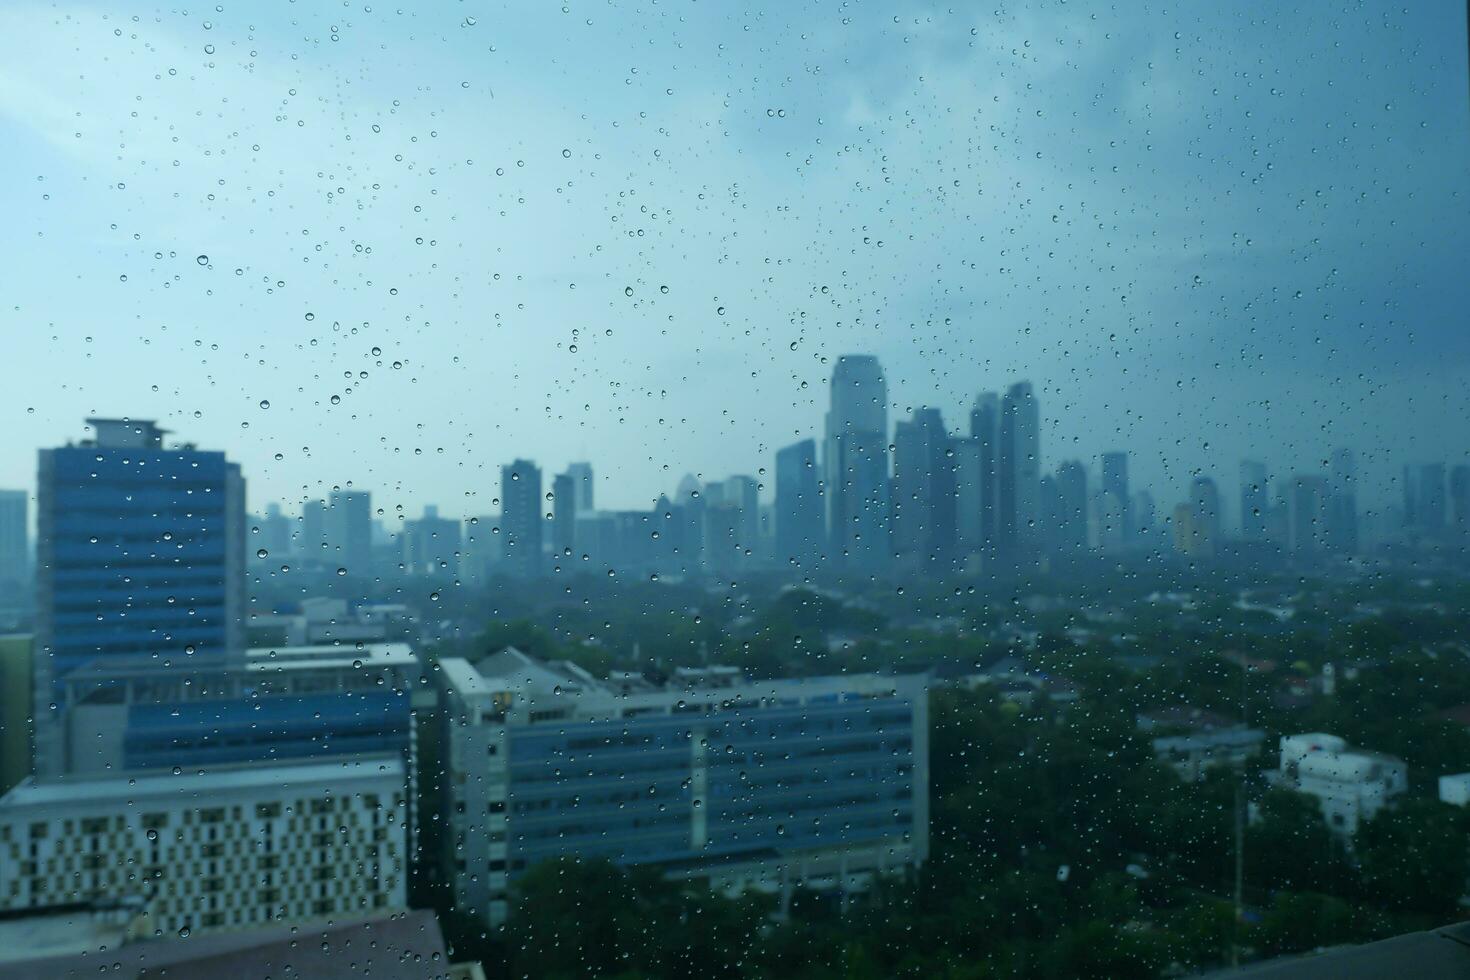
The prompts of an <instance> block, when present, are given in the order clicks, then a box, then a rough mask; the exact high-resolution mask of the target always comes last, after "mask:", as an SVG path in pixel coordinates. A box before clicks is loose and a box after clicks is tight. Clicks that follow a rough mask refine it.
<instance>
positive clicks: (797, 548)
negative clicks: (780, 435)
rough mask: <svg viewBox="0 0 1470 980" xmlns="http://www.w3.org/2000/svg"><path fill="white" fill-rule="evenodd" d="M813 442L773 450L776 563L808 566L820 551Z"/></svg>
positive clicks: (819, 506)
mask: <svg viewBox="0 0 1470 980" xmlns="http://www.w3.org/2000/svg"><path fill="white" fill-rule="evenodd" d="M817 473H818V471H817V443H816V440H815V439H803V440H802V441H801V442H798V443H794V444H792V445H790V446H787V447H785V448H784V449H780V450H777V452H776V555H775V558H776V562H777V563H778V564H782V565H784V564H786V563H787V562H792V561H794V562H797V563H798V564H800V565H802V566H803V567H806V568H810V567H811V565H812V563H813V562H814V561H815V560H816V558H817V556H819V555H820V554H821V553H822V550H823V549H822V541H823V538H824V535H823V533H822V491H821V480H820V479H819V478H818V475H817Z"/></svg>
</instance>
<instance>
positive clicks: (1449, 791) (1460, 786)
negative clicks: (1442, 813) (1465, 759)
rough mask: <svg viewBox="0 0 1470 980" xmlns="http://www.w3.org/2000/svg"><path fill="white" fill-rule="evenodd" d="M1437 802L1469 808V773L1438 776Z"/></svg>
mask: <svg viewBox="0 0 1470 980" xmlns="http://www.w3.org/2000/svg"><path fill="white" fill-rule="evenodd" d="M1439 801H1440V802H1441V803H1448V804H1449V805H1450V806H1470V772H1461V773H1456V774H1455V775H1453V776H1440V777H1439Z"/></svg>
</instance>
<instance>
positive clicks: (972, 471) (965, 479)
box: [949, 437, 985, 562]
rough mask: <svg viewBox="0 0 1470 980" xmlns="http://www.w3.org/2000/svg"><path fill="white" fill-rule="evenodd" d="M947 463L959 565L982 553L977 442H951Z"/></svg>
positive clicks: (981, 483) (980, 467) (981, 477)
mask: <svg viewBox="0 0 1470 980" xmlns="http://www.w3.org/2000/svg"><path fill="white" fill-rule="evenodd" d="M949 452H950V461H951V462H952V463H953V470H954V507H955V547H956V548H957V557H958V558H959V559H960V560H961V561H962V562H963V561H964V560H965V559H966V558H967V557H969V556H971V555H976V554H980V553H981V552H982V551H983V550H984V544H985V541H984V538H983V537H982V531H983V524H982V514H981V511H982V509H983V505H982V504H981V500H980V497H981V493H982V492H983V490H982V487H983V486H984V482H985V477H984V466H983V465H982V460H981V456H980V440H979V439H975V438H973V437H972V438H969V439H951V440H950V441H949Z"/></svg>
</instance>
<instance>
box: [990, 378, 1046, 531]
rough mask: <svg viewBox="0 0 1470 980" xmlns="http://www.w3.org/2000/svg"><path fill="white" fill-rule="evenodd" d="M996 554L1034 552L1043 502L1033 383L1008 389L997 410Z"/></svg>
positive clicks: (1039, 421) (1037, 409) (1039, 427)
mask: <svg viewBox="0 0 1470 980" xmlns="http://www.w3.org/2000/svg"><path fill="white" fill-rule="evenodd" d="M996 475H997V480H996V483H997V485H998V488H999V493H998V495H997V496H998V503H999V518H998V520H997V522H996V539H997V542H998V550H999V551H1000V553H1001V554H1002V555H1003V556H1006V557H1009V558H1011V559H1016V558H1021V557H1030V556H1031V555H1033V554H1034V553H1035V551H1036V546H1037V536H1038V533H1039V521H1038V519H1039V517H1040V504H1041V409H1040V406H1038V405H1037V402H1036V396H1035V394H1034V393H1033V392H1032V389H1031V382H1029V381H1020V382H1017V383H1016V384H1013V385H1011V386H1010V388H1009V389H1007V390H1006V394H1005V398H1004V399H1002V400H1001V408H1000V440H999V451H998V452H997V454H996Z"/></svg>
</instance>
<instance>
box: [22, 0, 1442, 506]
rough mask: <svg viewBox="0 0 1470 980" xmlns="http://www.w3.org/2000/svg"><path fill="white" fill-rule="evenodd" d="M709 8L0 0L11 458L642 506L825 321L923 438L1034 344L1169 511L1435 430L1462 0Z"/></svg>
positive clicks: (1436, 446)
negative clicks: (99, 444) (1202, 481)
mask: <svg viewBox="0 0 1470 980" xmlns="http://www.w3.org/2000/svg"><path fill="white" fill-rule="evenodd" d="M748 6H751V5H747V4H735V3H716V2H710V0H704V2H693V3H691V2H681V0H665V2H660V3H631V2H629V3H624V2H618V3H615V4H609V3H587V2H580V0H570V2H567V3H566V5H565V6H563V5H561V4H560V3H543V2H534V3H532V2H527V3H517V4H511V5H495V4H489V3H478V2H470V3H417V2H415V3H406V2H403V0H397V2H396V3H395V2H389V3H383V4H379V3H376V2H375V3H372V4H363V3H360V2H355V0H354V2H352V3H348V4H343V3H327V2H321V3H307V2H298V3H288V2H282V0H270V2H250V3H247V2H242V0H231V2H225V3H222V4H220V5H218V6H216V5H215V4H213V3H208V2H206V3H204V4H201V5H199V6H197V7H196V6H189V7H188V8H187V9H185V8H177V7H166V6H137V7H135V8H130V5H128V4H125V3H121V2H107V3H98V4H92V5H87V4H73V3H66V2H60V3H52V4H31V3H25V2H15V0H9V2H6V3H5V4H3V6H0V148H3V160H4V173H5V177H6V179H5V180H4V181H3V182H0V215H3V221H4V229H5V233H4V234H3V235H0V284H3V289H0V303H3V311H4V318H5V319H4V322H5V330H6V337H7V343H6V350H7V352H8V354H9V356H10V367H9V370H8V371H7V372H6V384H5V385H3V386H0V417H3V428H0V433H3V434H0V447H3V452H0V486H19V487H33V484H34V479H35V476H34V473H35V450H36V449H37V448H38V447H41V446H47V445H56V444H59V443H61V442H62V441H64V440H66V439H68V438H76V437H80V436H81V435H82V419H83V418H84V417H85V416H87V415H91V414H104V415H131V416H134V417H140V418H158V419H160V420H162V421H163V423H164V424H165V425H166V426H167V427H169V428H171V429H173V430H174V431H175V432H176V433H177V435H178V436H179V437H182V438H187V439H190V440H193V441H195V442H197V443H199V444H200V445H202V446H205V447H208V448H220V449H224V450H226V451H227V452H228V453H229V454H230V455H231V456H232V457H233V458H235V459H238V460H239V461H240V462H241V463H242V464H243V465H244V467H245V470H246V475H247V478H248V480H249V481H250V488H251V491H250V493H251V505H252V507H256V508H260V507H263V505H264V502H265V501H267V500H283V501H286V502H287V509H288V510H290V511H295V510H296V509H297V506H298V503H299V501H300V500H301V499H302V498H303V497H308V496H309V497H316V496H321V495H323V494H324V493H325V492H326V491H328V490H330V488H331V487H332V486H334V485H346V484H347V483H349V482H351V483H352V484H353V485H354V486H357V487H363V488H367V489H370V490H372V491H373V492H374V495H375V503H376V505H378V506H382V507H384V509H385V511H386V516H388V517H390V518H391V517H392V516H393V513H394V510H393V509H394V508H395V507H397V506H399V505H402V506H403V507H405V508H406V509H407V512H408V513H409V514H410V515H417V513H418V511H419V509H420V507H421V505H422V504H423V503H437V504H438V505H439V506H440V508H441V510H442V511H444V512H446V513H450V514H458V515H462V516H469V515H472V514H482V513H489V512H493V511H495V510H498V504H497V503H496V502H495V498H496V497H497V496H498V484H499V466H500V464H501V463H503V462H508V461H509V460H511V459H512V458H515V457H517V456H528V457H531V458H534V459H536V460H538V461H540V462H541V463H542V464H543V466H544V467H545V468H546V469H547V471H548V473H549V472H551V471H554V470H557V469H560V468H561V467H562V466H564V465H565V464H566V463H567V462H568V461H569V460H572V459H584V458H585V459H589V460H591V462H592V464H593V466H594V467H595V469H596V470H597V473H598V477H599V480H598V487H597V491H598V494H599V498H600V500H599V502H600V503H604V504H607V505H612V506H638V505H643V504H646V503H648V502H649V501H651V500H652V499H653V498H654V497H655V496H656V495H657V494H658V493H659V492H660V491H670V490H672V489H673V487H674V485H675V483H676V482H677V481H678V479H679V477H680V476H681V475H682V474H683V473H685V472H686V471H692V472H696V473H700V474H703V475H704V476H705V477H707V478H718V477H723V476H725V475H727V474H729V473H732V472H757V471H758V470H759V469H760V468H761V467H765V468H767V469H769V468H770V466H771V465H772V461H773V456H774V451H775V449H776V448H777V447H779V446H780V445H783V444H785V443H787V442H790V441H793V440H794V439H796V438H799V437H804V436H807V435H814V434H817V433H818V432H819V430H820V427H821V424H822V415H823V412H824V411H825V408H826V401H827V390H826V383H827V380H828V378H829V377H830V375H831V370H832V363H833V360H834V359H835V358H836V357H837V356H839V355H841V354H843V353H847V352H869V353H874V354H877V355H878V356H879V357H880V358H881V360H882V362H883V364H884V366H885V368H886V370H887V373H888V379H889V394H890V396H891V398H892V400H893V405H892V407H891V409H890V418H897V417H900V416H902V415H903V414H906V412H907V410H908V408H909V407H911V406H917V405H924V404H928V405H936V406H938V407H940V408H941V409H942V410H943V411H944V413H945V416H946V419H947V420H948V421H949V423H950V425H951V427H952V428H955V429H961V428H963V427H964V426H965V424H966V420H967V414H968V405H969V402H970V401H971V400H972V399H973V397H974V394H975V392H977V391H979V390H982V389H994V388H1003V387H1004V386H1005V385H1007V384H1009V383H1011V382H1012V381H1014V380H1017V379H1019V378H1022V377H1024V378H1029V379H1030V380H1032V381H1033V382H1034V383H1035V385H1036V387H1037V391H1038V397H1039V398H1040V400H1041V408H1042V415H1043V418H1044V420H1045V422H1044V425H1045V429H1044V433H1043V439H1042V447H1043V454H1044V456H1045V463H1046V465H1047V467H1048V468H1051V467H1053V466H1054V465H1055V464H1056V463H1057V462H1059V461H1061V460H1063V459H1067V458H1071V457H1080V458H1083V459H1088V460H1090V459H1091V458H1092V457H1094V456H1095V455H1096V454H1097V453H1098V452H1100V451H1103V450H1107V449H1114V448H1125V449H1128V450H1129V451H1130V452H1132V453H1133V455H1134V460H1133V469H1134V474H1135V482H1136V483H1141V484H1146V485H1150V486H1151V487H1152V488H1153V489H1154V490H1155V492H1156V493H1157V494H1158V496H1159V498H1160V501H1159V502H1160V505H1161V510H1162V509H1163V507H1164V506H1166V505H1168V504H1169V503H1171V502H1172V501H1173V500H1174V499H1176V498H1177V497H1178V495H1179V494H1181V493H1182V492H1183V489H1184V487H1185V486H1186V485H1187V483H1188V481H1189V479H1190V478H1191V477H1192V476H1193V475H1194V473H1195V472H1196V471H1197V470H1204V471H1206V472H1209V473H1211V474H1213V475H1215V476H1216V477H1217V478H1218V479H1219V480H1220V482H1221V485H1222V490H1223V491H1224V493H1225V496H1226V499H1227V501H1228V500H1231V499H1233V496H1234V492H1235V485H1236V468H1237V464H1238V461H1239V459H1240V457H1241V456H1244V455H1251V456H1256V457H1259V458H1263V459H1265V460H1267V461H1268V462H1269V463H1270V464H1271V465H1272V467H1273V469H1274V470H1275V471H1277V472H1278V473H1283V474H1284V473H1289V472H1290V471H1292V470H1293V469H1295V468H1307V469H1309V468H1317V467H1318V466H1320V464H1321V461H1322V460H1324V459H1325V458H1326V457H1327V455H1328V454H1329V453H1330V451H1331V450H1332V449H1333V448H1335V447H1336V446H1339V445H1348V446H1351V447H1353V448H1355V449H1357V450H1358V451H1359V452H1360V453H1362V454H1363V460H1362V462H1361V464H1360V466H1361V468H1362V469H1363V470H1364V471H1365V476H1366V479H1367V483H1368V489H1367V490H1366V491H1365V497H1366V498H1368V499H1369V500H1373V499H1386V498H1389V497H1391V496H1392V495H1393V494H1394V493H1395V491H1394V488H1393V485H1392V483H1391V482H1390V481H1391V479H1392V478H1393V477H1394V475H1395V474H1396V472H1397V470H1398V469H1399V467H1401V465H1402V464H1403V463H1404V462H1415V461H1420V460H1427V459H1443V460H1446V461H1450V462H1458V461H1463V460H1465V459H1466V453H1467V450H1470V384H1467V375H1470V370H1467V369H1470V324H1467V310H1470V284H1467V278H1470V277H1467V275H1466V260H1467V256H1470V220H1467V219H1470V214H1467V211H1470V207H1467V194H1466V192H1467V179H1466V178H1467V165H1470V107H1467V98H1466V95H1467V88H1470V86H1467V80H1466V70H1465V51H1466V41H1465V25H1464V16H1465V9H1464V5H1463V4H1461V3H1459V2H1458V0H1455V2H1450V0H1424V2H1415V3H1413V4H1409V5H1406V6H1403V5H1400V6H1399V7H1398V9H1393V10H1389V9H1387V7H1388V5H1385V4H1379V3H1365V4H1358V3H1352V4H1343V3H1333V2H1326V3H1324V2H1314V3H1303V4H1300V5H1298V6H1296V7H1294V8H1293V7H1289V6H1285V5H1283V6H1282V7H1278V5H1275V4H1238V5H1236V4H1187V5H1183V6H1185V7H1186V8H1206V7H1208V8H1211V9H1208V10H1204V9H1200V10H1195V9H1186V10H1185V11H1184V12H1181V11H1180V10H1179V9H1177V5H1175V4H1164V5H1157V4H1150V3H1116V4H1101V3H1097V4H1093V3H1085V2H1081V0H1071V2H1060V0H1055V2H1050V3H1042V2H1028V3H992V4H985V5H973V4H955V5H953V6H952V7H945V6H942V5H934V4H920V3H901V2H900V3H894V2H882V3H858V2H846V3H798V2H793V0H782V2H779V3H773V4H769V5H768V7H767V9H765V10H764V11H758V10H754V9H752V10H750V12H746V11H745V10H743V9H741V8H745V7H748ZM981 6H983V7H984V8H985V9H981ZM1217 7H1218V8H1228V7H1238V8H1240V10H1241V12H1239V13H1232V12H1229V11H1226V10H1219V9H1213V8H1217ZM548 482H549V480H548Z"/></svg>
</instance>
